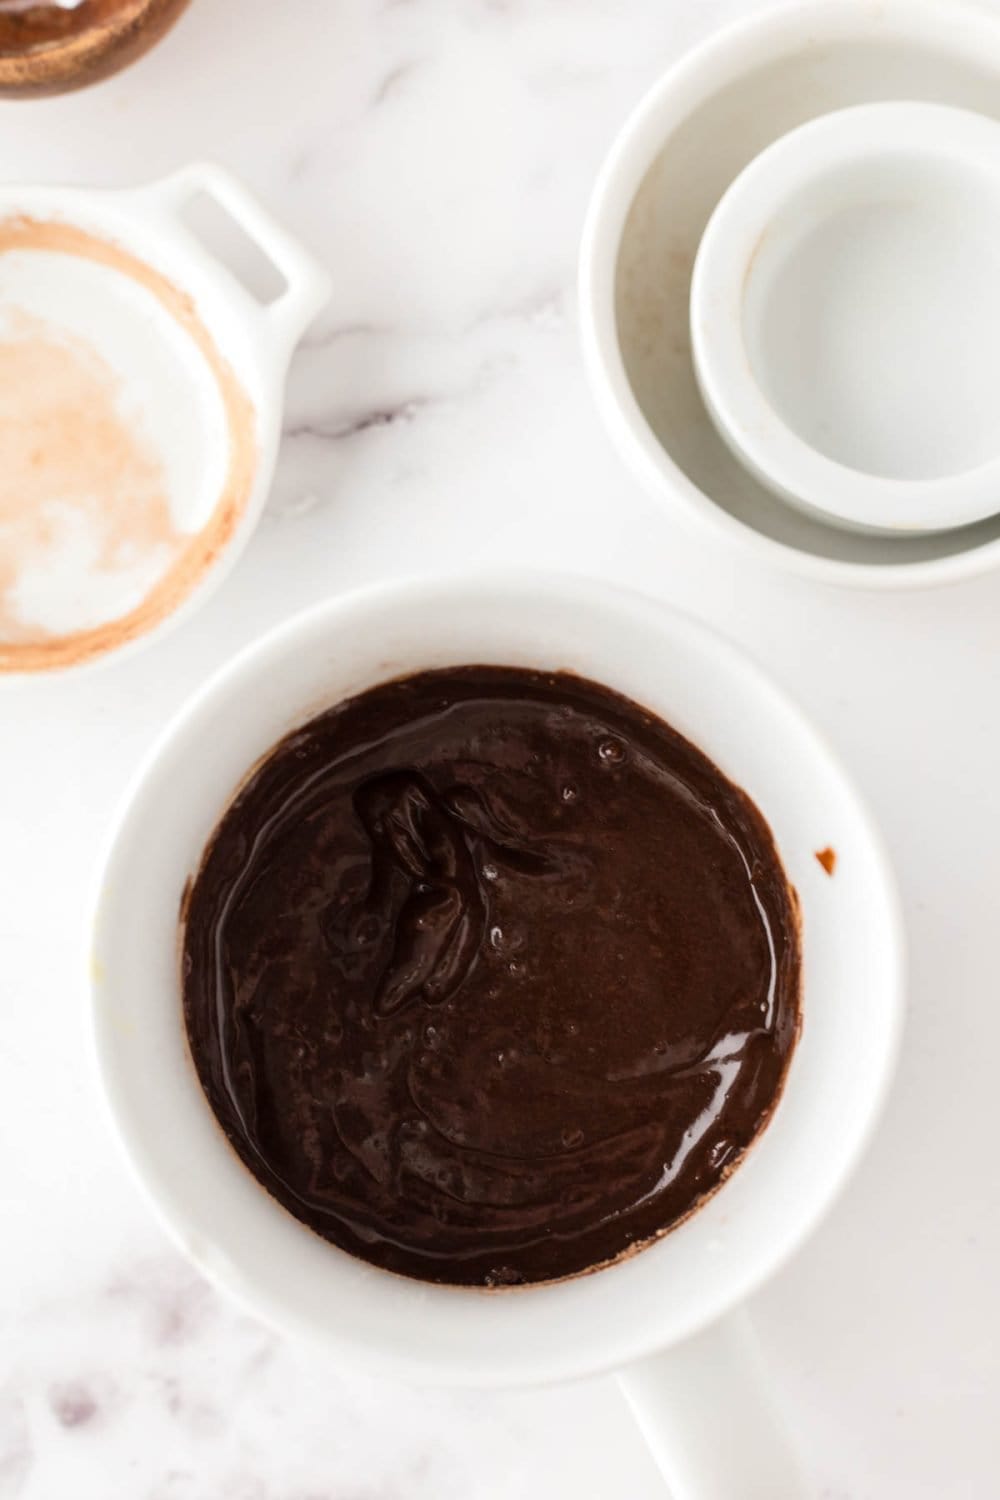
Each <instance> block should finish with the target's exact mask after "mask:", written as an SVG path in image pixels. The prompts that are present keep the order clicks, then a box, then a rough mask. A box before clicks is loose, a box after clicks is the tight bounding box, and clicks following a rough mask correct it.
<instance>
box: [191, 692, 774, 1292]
mask: <svg viewBox="0 0 1000 1500" xmlns="http://www.w3.org/2000/svg"><path fill="white" fill-rule="evenodd" d="M567 787H572V788H573V790H574V793H575V795H574V796H573V797H571V798H567V797H566V796H565V790H566V788H567ZM183 972H184V1006H185V1014H186V1020H187V1027H188V1034H189V1038H190V1043H191V1050H192V1054H193V1057H194V1061H195V1065H196V1067H197V1070H198V1075H199V1077H200V1079H201V1082H202V1085H203V1087H204V1089H205V1092H206V1094H207V1096H208V1099H209V1101H210V1103H211V1106H212V1108H213V1110H214V1111H215V1114H216V1115H217V1117H218V1119H219V1121H220V1124H221V1126H222V1128H223V1130H224V1131H225V1133H226V1135H227V1136H228V1138H229V1140H230V1141H231V1142H232V1145H233V1147H234V1148H235V1150H236V1151H237V1152H238V1154H239V1156H240V1157H241V1158H242V1160H243V1161H244V1163H245V1164H246V1165H247V1167H248V1168H249V1169H250V1170H251V1172H253V1173H254V1175H255V1176H256V1177H257V1178H258V1179H259V1181H260V1182H261V1183H262V1184H263V1185H264V1187H266V1188H267V1190H268V1191H269V1192H270V1193H271V1194H273V1196H274V1197H275V1198H276V1199H277V1200H278V1201H279V1202H280V1203H282V1204H283V1205H284V1206H285V1207H286V1208H287V1209H288V1210H289V1211H290V1212H291V1213H293V1214H294V1215H295V1216H296V1217H297V1218H299V1219H300V1220H302V1221H303V1223H305V1224H307V1225H308V1226H310V1228H312V1229H313V1230H315V1231H316V1233H317V1234H320V1235H322V1236H324V1237H325V1238H326V1239H328V1240H330V1241H331V1242H332V1243H333V1244H335V1245H337V1246H339V1247H340V1248H341V1249H343V1250H346V1251H349V1252H351V1253H352V1254H354V1255H357V1256H360V1257H362V1258H363V1259H365V1260H367V1261H371V1262H373V1263H375V1264H376V1265H379V1266H383V1267H386V1268H388V1269H390V1270H393V1271H397V1272H401V1273H404V1274H406V1275H409V1276H414V1277H419V1278H422V1279H424V1280H428V1281H437V1282H449V1283H458V1284H465V1285H479V1286H512V1285H517V1284H520V1283H525V1282H540V1281H546V1280H551V1279H555V1278H559V1277H564V1276H568V1275H572V1274H574V1273H577V1272H581V1271H585V1270H587V1269H589V1268H592V1267H595V1266H598V1265H602V1264H604V1263H605V1262H607V1261H611V1260H614V1259H615V1258H617V1257H619V1256H621V1255H623V1254H625V1253H627V1252H628V1251H630V1250H632V1249H634V1248H635V1247H637V1246H639V1245H641V1244H643V1243H645V1242H647V1241H648V1240H650V1239H653V1238H655V1237H656V1236H658V1235H659V1234H661V1233H662V1232H664V1231H665V1230H667V1229H669V1228H670V1227H671V1226H672V1225H674V1224H676V1223H677V1222H678V1221H679V1220H681V1219H683V1218H684V1217H685V1216H686V1215H687V1214H689V1213H690V1212H691V1211H692V1210H693V1209H694V1208H696V1207H697V1205H698V1204H699V1203H700V1202H701V1201H702V1200H703V1199H704V1198H705V1197H706V1195H708V1194H709V1193H711V1192H712V1191H713V1189H714V1188H716V1187H717V1186H718V1184H719V1183H720V1182H721V1181H722V1180H723V1179H724V1177H725V1176H726V1175H727V1174H728V1173H729V1172H730V1171H732V1169H733V1167H734V1166H735V1165H736V1163H737V1162H738V1161H739V1159H740V1157H741V1155H742V1154H743V1153H744V1152H745V1151H746V1149H747V1147H748V1146H749V1145H750V1144H751V1143H752V1141H753V1140H754V1139H755V1137H756V1136H757V1135H758V1134H759V1132H760V1131H761V1130H762V1129H763V1127H764V1126H765V1124H766V1123H767V1120H768V1119H769V1117H770V1115H771V1113H772V1111H773V1109H774V1106H775V1104H776V1101H777V1099H778V1096H779V1094H780V1091H781V1087H782V1084H783V1081H784V1077H785V1073H786V1070H787V1067H788V1063H789V1058H790V1056H791V1053H792V1049H793V1047H794V1043H795V1039H796V1036H797V1033H798V1027H799V986H800V954H799V935H798V922H797V915H796V904H795V900H794V896H793V894H792V892H791V891H790V889H789V886H788V884H787V881H786V879H785V876H784V874H783V871H782V868H781V864H780V861H779V858H778V854H777V851H776V849H775V846H774V842H773V839H772V837H771V834H770V831H769V829H768V828H767V825H766V823H765V822H764V820H763V818H762V817H761V815H760V813H759V812H758V811H757V810H756V808H755V807H754V806H753V804H752V803H751V802H750V801H749V799H748V798H747V797H746V796H745V795H744V794H743V793H742V792H741V791H739V790H738V789H737V788H736V787H735V786H733V785H732V784H731V783H730V782H729V781H727V780H726V778H725V777H724V776H723V775H722V774H721V772H720V771H718V769H717V768H716V767H714V766H713V765H712V764H711V763H710V762H709V761H708V760H707V759H706V757H705V756H704V755H702V754H701V753H700V752H699V751H698V750H696V749H695V748H694V747H693V746H692V745H691V744H689V743H688V742H687V741H686V740H684V739H683V738H682V737H681V736H680V735H678V734H676V733H675V732H674V731H673V730H672V729H670V728H669V727H668V726H667V725H666V724H664V723H662V722H661V721H659V720H658V719H656V718H654V717H653V716H651V715H650V714H648V713H646V712H644V711H643V710H642V709H640V708H639V707H637V706H636V705H635V704H633V703H630V702H628V701H627V700H625V699H623V698H621V697H619V696H618V695H616V694H614V693H611V692H609V691H608V690H607V689H605V688H601V687H598V686H596V685H595V684H592V683H588V682H584V681H581V680H580V679H578V678H574V677H570V676H568V675H549V674H543V673H537V672H527V671H521V670H514V669H506V668H486V667H468V668H461V669H455V670H452V671H447V672H434V673H426V674H423V675H421V676H418V677H413V678H409V679H406V680H404V681H401V682H395V683H390V684H387V685H385V686H383V687H379V688H376V689H374V690H372V691H371V692H368V693H365V694H363V695H362V696H360V697H358V698H356V699H353V700H352V701H350V702H348V703H345V704H342V705H341V706H340V707H338V708H335V709H333V710H332V711H331V712H329V713H327V714H324V715H323V716H321V717H320V718H318V719H315V720H314V721H313V722H312V723H310V724H308V725H306V726H305V728H303V729H301V730H299V731H298V732H297V733H295V734H294V735H292V736H291V737H290V738H289V739H287V740H285V741H284V742H283V743H282V744H280V745H278V746H277V747H276V749H275V750H274V751H273V752H272V754H271V755H270V756H269V757H268V759H267V760H266V761H265V762H264V763H263V765H262V766H261V767H260V768H259V769H258V770H257V771H256V772H255V773H254V775H253V776H252V778H251V779H250V781H249V782H248V783H247V785H246V786H245V787H244V789H243V790H242V791H241V792H240V794H239V795H238V797H237V798H236V800H235V802H234V803H233V805H232V807H231V808H230V809H229V811H228V812H227V813H226V814H225V816H224V818H223V819H222V822H221V824H220V826H219V828H218V830H217V831H216V834H215V836H214V838H213V840H212V842H211V845H210V847H209V850H208V852H207V854H206V857H205V860H204V863H203V865H202V868H201V870H200V872H199V874H198V876H197V879H196V881H195V883H194V887H193V890H192V893H191V898H190V902H189V905H188V910H187V919H186V926H185V931H184V971H183Z"/></svg>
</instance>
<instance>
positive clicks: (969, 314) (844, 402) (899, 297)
mask: <svg viewBox="0 0 1000 1500" xmlns="http://www.w3.org/2000/svg"><path fill="white" fill-rule="evenodd" d="M998 245H1000V123H998V122H997V121H995V120H991V119H987V118H986V117H985V116H983V115H979V114H975V113H973V112H972V111H969V110H962V109H953V108H950V107H948V106H946V105H941V104H925V103H913V102H899V103H896V102H891V103H881V104H869V105H862V106H859V107H857V108H854V109H846V110H838V111H836V112H835V113H833V114H830V115H824V116H821V117H820V118H819V119H816V120H811V121H810V122H809V123H808V124H806V125H802V126H800V127H799V129H797V130H793V131H791V132H790V133H789V134H788V135H786V136H783V137H782V138H781V139H780V140H778V141H776V142H775V143H774V144H773V145H772V146H770V147H768V149H767V150H766V151H764V152H762V153H761V155H760V156H758V157H756V158H755V160H754V161H752V162H751V163H750V165H749V166H748V167H746V168H745V169H744V170H743V171H742V172H741V173H740V174H739V176H738V177H737V178H736V179H735V181H734V182H733V183H732V185H731V186H730V187H729V189H728V191H727V192H726V193H725V194H724V195H723V197H722V199H721V200H720V202H719V203H718V205H717V207H716V209H715V212H714V213H713V215H712V217H711V219H710V220H709V224H708V227H707V229H706V230H705V234H704V236H703V238H702V241H701V246H700V248H699V251H698V256H697V259H696V261H695V266H694V274H693V278H692V285H691V341H692V350H693V354H694V363H695V370H696V372H697V375H698V382H699V385H700V387H701V391H702V395H703V397H704V399H705V404H706V406H707V407H708V410H709V413H710V414H711V416H712V418H713V420H714V422H715V425H716V427H717V428H718V431H719V433H720V435H721V436H722V437H723V438H724V440H725V441H726V442H727V443H728V445H729V447H730V448H731V449H732V451H733V453H734V454H735V455H736V456H737V458H738V459H739V460H740V461H741V462H742V463H743V464H745V465H746V466H747V467H748V468H749V469H750V470H751V471H752V472H753V473H754V474H755V475H756V476H757V478H758V479H759V480H760V481H761V483H763V484H765V485H767V486H768V487H769V488H770V489H771V490H773V491H774V492H775V493H776V494H778V495H780V496H781V497H782V498H783V499H785V500H787V501H789V502H790V503H791V504H792V505H795V506H798V507H800V508H801V509H803V510H805V511H807V512H815V513H818V514H819V515H820V516H821V517H823V518H824V519H825V520H828V521H832V522H833V523H834V524H836V525H838V526H847V527H851V528H857V529H858V530H860V531H880V532H885V533H892V534H907V533H909V534H913V533H919V532H931V531H948V530H951V529H954V528H956V527H960V526H967V525H971V524H972V523H974V522H976V521H981V520H984V519H986V518H987V517H989V516H993V515H996V514H997V512H998V511H1000V405H998V404H997V399H996V392H997V389H998V387H1000V252H998V250H997V246H998Z"/></svg>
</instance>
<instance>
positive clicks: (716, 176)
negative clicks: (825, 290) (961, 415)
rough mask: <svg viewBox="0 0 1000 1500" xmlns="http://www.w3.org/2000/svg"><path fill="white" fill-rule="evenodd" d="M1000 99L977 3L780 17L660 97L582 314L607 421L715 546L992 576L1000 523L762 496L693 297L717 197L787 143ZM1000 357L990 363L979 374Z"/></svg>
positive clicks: (992, 41)
mask: <svg viewBox="0 0 1000 1500" xmlns="http://www.w3.org/2000/svg"><path fill="white" fill-rule="evenodd" d="M998 99H1000V33H998V30H997V25H996V17H995V13H994V12H993V11H992V9H991V8H990V7H989V6H986V5H983V4H977V3H970V0H880V3H878V4H875V3H872V0H809V3H806V4H800V3H795V4H784V5H780V6H778V7H777V8H775V9H767V10H765V11H764V12H763V13H762V14H760V15H757V14H754V15H752V16H750V17H747V18H744V19H743V20H742V21H741V22H740V23H739V24H737V25H734V26H733V27H731V28H729V29H728V30H727V31H725V32H720V33H719V34H718V35H717V36H714V37H712V38H711V39H710V40H709V42H708V43H707V44H706V45H705V46H703V47H702V48H701V49H699V50H697V51H695V52H693V53H691V54H690V55H689V56H687V57H685V58H683V59H681V60H680V62H678V63H677V64H676V65H675V66H674V67H673V68H672V69H671V70H670V71H669V72H668V74H667V75H666V76H665V77H663V78H662V79H661V80H660V82H659V83H657V84H656V85H655V86H654V88H652V89H651V90H650V92H649V93H648V94H647V96H646V98H645V99H644V100H643V101H642V102H641V103H640V104H639V106H638V107H637V108H636V109H635V111H634V112H633V114H632V116H631V118H630V119H629V120H628V122H627V123H626V125H625V127H624V128H623V130H622V131H621V133H620V135H619V137H618V139H617V141H616V142H615V143H614V145H613V147H612V149H611V152H610V155H609V156H608V158H607V160H606V162H605V164H604V167H603V170H602V172H601V174H600V177H599V180H598V183H597V186H596V188H595V190H594V194H593V197H592V200H591V206H590V211H589V215H588V219H587V225H586V229H585V233H584V240H583V249H582V256H581V268H580V308H581V324H582V336H583V348H584V356H585V360H586V364H587V368H588V372H589V375H590V378H591V384H592V386H593V389H594V393H595V396H596V399H597V404H598V408H599V410H600V412H601V414H602V416H603V418H604V421H605V423H606V425H607V427H608V430H609V432H610V434H611V436H612V438H613V439H614V441H615V443H616V444H617V446H618V447H619V449H620V450H621V452H622V454H623V456H624V457H625V458H626V459H627V461H628V462H629V464H630V465H631V467H632V469H633V470H634V472H635V473H636V475H637V476H638V477H639V479H640V481H641V482H642V483H643V484H644V485H645V486H646V487H647V488H648V489H649V491H650V493H651V494H652V495H653V496H654V497H655V498H656V499H657V500H658V502H659V503H660V504H662V505H663V506H664V507H665V508H666V509H667V510H668V511H670V512H671V513H675V514H676V515H677V516H678V518H680V519H682V520H684V521H689V522H692V523H694V524H696V525H697V526H698V528H699V531H700V532H701V533H702V534H713V535H715V536H717V537H720V538H724V539H726V540H728V541H729V543H730V544H731V545H732V546H734V547H740V548H742V549H744V550H746V549H751V550H753V551H754V552H755V553H756V554H757V555H759V556H760V557H761V558H763V559H768V560H770V561H771V563H772V564H775V565H778V566H784V567H790V568H793V569H794V570H796V571H797V572H800V573H802V574H804V575H806V576H808V577H810V578H813V579H816V580H821V581H823V582H826V583H831V584H843V585H848V586H852V587H858V586H860V587H878V588H885V587H889V588H892V587H896V588H899V587H912V586H918V585H920V586H923V585H928V584H932V583H948V582H954V581H955V580H956V579H958V578H962V577H967V576H969V575H970V574H973V573H976V572H979V571H982V570H984V569H986V568H989V567H992V566H995V565H996V563H997V562H998V560H1000V517H998V516H997V515H996V514H994V515H993V516H992V517H991V518H990V519H989V520H985V521H980V522H979V524H977V525H969V526H965V527H964V528H962V529H961V530H960V531H958V532H951V533H948V532H941V533H926V534H922V535H915V536H909V537H903V536H901V535H900V534H899V533H898V532H897V533H894V534H893V535H891V536H885V535H879V534H875V533H867V534H866V533H862V532H860V531H851V530H848V529H847V528H845V527H844V526H842V525H831V524H827V523H826V522H825V521H824V520H823V519H821V518H819V517H818V516H815V515H807V514H805V513H803V512H801V511H799V510H797V509H795V508H793V507H790V506H789V505H788V504H787V503H786V502H785V501H784V500H779V499H778V498H777V496H776V495H775V494H774V493H772V492H771V490H770V489H768V488H767V487H765V486H763V485H761V484H760V483H759V481H758V480H757V479H755V478H754V477H753V475H752V474H751V473H749V472H748V471H747V469H746V468H744V466H743V464H742V463H740V462H739V461H737V460H736V459H734V457H733V455H732V453H731V452H730V449H729V445H728V444H727V443H725V442H724V441H723V440H722V439H721V438H720V437H719V435H718V433H717V431H716V430H715V426H714V424H713V422H712V420H711V419H710V417H709V415H708V413H707V411H706V409H705V404H704V402H703V400H702V398H701V395H700V392H699V390H698V385H697V381H696V378H695V371H694V362H693V358H692V351H691V340H690V289H691V274H692V266H693V263H694V259H695V255H696V252H697V248H698V245H699V242H700V240H701V237H702V233H703V231H704V229H705V226H706V225H707V224H708V222H709V220H710V218H711V215H712V213H713V212H714V210H715V208H716V205H717V204H718V203H719V200H720V199H721V198H722V196H723V195H724V193H725V192H726V190H727V189H728V188H729V186H730V184H731V183H732V182H733V181H734V179H735V178H736V177H737V176H738V175H739V173H740V172H741V171H742V170H743V169H744V168H745V167H746V166H747V165H748V164H749V163H750V162H752V161H753V159H754V158H755V157H756V156H758V155H759V154H760V153H761V152H762V151H763V150H764V149H765V148H767V147H768V146H770V145H772V144H773V143H774V142H775V141H777V140H778V139H780V138H781V137H782V136H784V135H786V134H787V133H788V132H789V131H791V130H792V129H794V128H796V127H798V126H800V125H802V124H804V123H806V122H808V121H811V120H815V119H817V118H818V117H820V116H823V115H826V114H828V113H830V112H832V111H837V110H840V109H843V108H846V107H849V106H854V105H861V104H867V103H874V102H877V101H889V100H910V101H913V102H915V103H921V102H938V103H941V104H947V105H950V106H955V107H958V108H962V109H967V110H971V111H974V112H978V113H981V114H983V115H985V116H987V117H989V118H991V119H995V118H996V117H997V114H998V111H1000V106H998V103H997V101H998ZM986 258H987V259H988V255H987V257H986ZM980 259H982V256H980ZM869 266H870V262H869ZM981 274H982V267H981V265H980V266H979V267H978V268H977V278H978V277H980V276H981ZM993 295H994V294H993V293H992V292H991V293H990V295H989V297H988V298H987V305H986V307H985V309H984V311H985V312H986V314H987V316H988V315H989V308H990V307H992V305H993ZM991 358H992V355H990V354H989V353H987V354H986V355H985V356H984V364H983V365H982V371H983V375H984V377H985V376H986V375H988V373H989V370H990V368H991V365H990V360H991ZM937 380H938V374H937V372H936V371H935V372H933V376H932V378H929V379H928V383H927V387H926V395H925V393H924V391H923V390H922V389H921V390H920V392H919V394H920V395H921V399H926V400H928V401H930V400H931V399H932V391H933V388H934V386H935V385H936V384H937ZM914 383H915V384H916V383H917V382H916V380H915V381H914ZM977 405H978V403H977ZM966 417H967V418H968V413H967V414H966ZM979 436H981V434H979Z"/></svg>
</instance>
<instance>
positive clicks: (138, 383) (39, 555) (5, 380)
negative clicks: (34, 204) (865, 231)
mask: <svg viewBox="0 0 1000 1500" xmlns="http://www.w3.org/2000/svg"><path fill="white" fill-rule="evenodd" d="M255 426H256V422H255V414H254V408H253V404H252V402H251V400H250V397H249V396H248V394H247V392H246V391H245V390H244V388H243V387H242V386H241V384H240V382H239V381H238V380H237V379H236V376H235V375H234V373H233V371H232V369H231V368H230V366H229V364H228V362H227V361H226V359H225V358H224V357H223V355H222V353H221V352H220V350H219V348H218V347H217V345H216V343H215V341H214V338H213V337H212V335H211V333H210V332H209V330H208V329H207V327H206V326H205V324H204V323H203V322H202V321H201V319H200V317H199V316H198V314H197V312H196V311H195V308H194V305H193V303H192V301H191V299H190V298H189V297H188V296H187V295H186V294H185V293H184V292H182V291H181V290H179V288H178V287H176V286H175V285H173V284H172V283H171V282H170V281H169V280H168V279H167V277H165V276H164V275H162V274H161V273H160V272H159V271H157V270H155V269H154V268H153V267H152V266H150V265H148V264H146V263H145V262H144V261H142V260H140V259H139V258H138V257H136V256H135V255H133V254H131V253H130V252H128V251H127V250H125V249H123V248H122V247H121V246H119V245H116V244H113V243H111V242H110V241H108V240H104V239H101V238H98V237H97V236H95V235H92V234H89V233H88V232H86V231H84V230H83V229H81V228H77V227H75V226H73V225H71V224H67V223H63V222H60V221H57V220H35V219H31V218H28V217H24V216H16V217H10V218H7V219H5V220H0V674H2V673H4V672H8V673H10V672H37V671H44V670H51V669H55V668H63V667H67V666H74V665H77V664H80V663H82V662H86V661H89V660H92V659H94V658H96V657H99V656H102V655H105V654H107V653H108V652H110V651H113V650H116V649H118V648H119V647H121V646H123V645H125V644H126V643H128V642H129V641H132V640H134V639H136V638H138V637H140V636H142V635H144V634H146V633H148V632H149V631H151V630H152V629H154V628H155V627H156V626H157V625H159V624H161V623H162V622H163V621H164V620H165V619H166V618H167V617H168V616H169V615H171V614H172V613H173V612H174V611H176V610H177V609H178V608H179V607H180V606H181V605H182V604H183V603H184V602H185V601H186V600H187V599H188V598H189V597H190V595H191V594H192V593H193V591H194V590H195V589H196V588H197V586H198V584H199V583H200V582H201V580H202V579H203V578H204V577H205V575H206V574H207V572H208V571H209V570H210V569H211V568H212V567H213V566H214V564H215V563H216V562H217V560H218V559H219V557H220V555H221V553H222V551H223V550H224V548H225V547H226V545H227V543H228V542H229V540H230V539H231V537H232V536H233V533H234V531H235V529H236V527H237V525H238V523H239V521H240V519H241V518H242V516H243V514H244V512H245V509H246V506H247V503H248V500H249V496H250V493H251V489H252V486H253V482H254V478H255V475H256V466H257V465H256V459H257V454H256V437H255Z"/></svg>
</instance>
